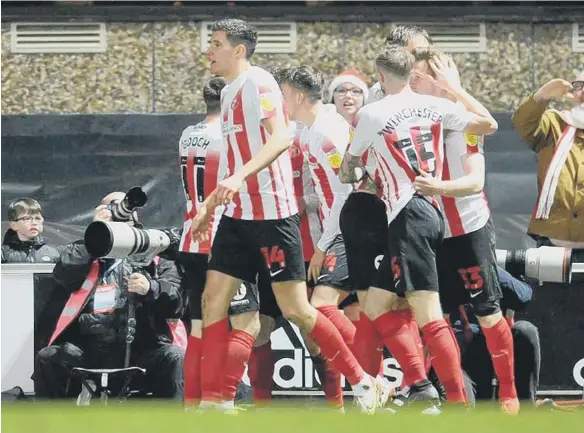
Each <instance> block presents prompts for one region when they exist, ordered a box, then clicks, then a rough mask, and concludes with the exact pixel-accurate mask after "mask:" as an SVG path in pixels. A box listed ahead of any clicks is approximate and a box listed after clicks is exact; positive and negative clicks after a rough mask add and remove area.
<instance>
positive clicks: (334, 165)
mask: <svg viewBox="0 0 584 433" xmlns="http://www.w3.org/2000/svg"><path fill="white" fill-rule="evenodd" d="M350 130H351V127H350V126H349V124H348V123H347V121H346V120H345V119H344V118H343V116H341V115H340V114H339V113H338V112H337V109H336V107H335V106H334V105H332V104H326V105H323V106H322V107H321V108H320V111H319V112H318V114H317V116H316V120H315V121H314V123H313V124H312V125H311V126H310V127H307V128H305V129H304V130H303V131H302V133H301V134H300V149H301V150H302V153H303V155H304V159H305V160H306V161H308V167H309V168H310V173H311V174H312V180H313V181H314V186H315V189H316V193H317V194H318V198H319V200H320V210H321V216H322V226H323V233H322V236H321V237H320V240H319V241H318V243H317V247H318V249H319V250H321V251H324V252H326V251H327V249H328V248H329V246H330V245H331V244H332V243H333V241H334V239H335V237H336V236H337V235H339V234H340V233H341V229H340V226H339V216H340V213H341V209H342V207H343V204H344V203H345V200H346V199H347V197H348V196H349V194H350V192H351V185H346V184H343V183H341V181H340V180H339V169H340V167H341V163H342V162H343V155H344V152H345V148H346V146H347V143H348V142H349V141H350V135H351V134H350Z"/></svg>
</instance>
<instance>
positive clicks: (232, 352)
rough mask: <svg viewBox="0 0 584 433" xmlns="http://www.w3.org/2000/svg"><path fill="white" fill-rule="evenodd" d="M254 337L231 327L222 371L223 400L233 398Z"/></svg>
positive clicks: (249, 354) (231, 399)
mask: <svg viewBox="0 0 584 433" xmlns="http://www.w3.org/2000/svg"><path fill="white" fill-rule="evenodd" d="M254 342H255V337H253V336H252V335H250V334H248V333H247V332H245V331H240V330H239V329H233V330H232V331H231V332H230V333H229V338H228V340H227V360H226V362H225V367H224V368H225V370H224V371H223V383H222V385H221V396H222V398H223V400H225V401H233V400H235V393H236V392H237V385H238V384H239V382H241V378H242V377H243V373H244V372H245V366H246V365H247V363H248V362H249V357H250V356H251V351H252V349H253V344H254Z"/></svg>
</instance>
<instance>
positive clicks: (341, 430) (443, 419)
mask: <svg viewBox="0 0 584 433" xmlns="http://www.w3.org/2000/svg"><path fill="white" fill-rule="evenodd" d="M113 432H116V433H117V432H124V433H130V432H136V433H166V432H168V433H187V432H189V433H194V432H201V433H264V432H265V433H324V432H334V433H361V432H363V433H385V432H391V433H410V432H411V433H443V432H444V433H446V432H448V433H467V432H468V433H506V432H509V433H523V432H525V433H540V432H541V433H563V432H567V433H584V411H580V412H574V413H566V412H550V411H547V410H541V409H540V410H538V411H535V410H530V409H529V408H524V410H523V411H522V413H521V414H520V415H519V416H517V417H510V416H505V415H502V414H501V413H499V412H498V409H497V408H496V407H493V406H492V405H482V406H479V407H478V408H477V409H475V410H474V411H473V412H467V413H458V412H457V413H447V412H446V411H445V412H444V413H442V414H441V415H439V416H422V415H419V414H417V413H414V412H410V411H408V412H400V413H398V414H396V415H391V414H389V413H387V412H380V413H378V414H376V415H374V416H365V415H360V414H358V413H356V411H355V410H349V412H348V413H347V415H345V416H343V415H340V414H337V413H333V412H330V411H328V410H324V409H320V408H315V407H308V406H306V405H302V404H299V405H295V406H293V405H290V404H285V405H278V406H273V407H270V408H268V409H264V410H260V411H253V410H249V411H247V412H242V413H239V414H238V415H236V416H228V415H221V414H217V413H204V414H200V413H189V412H187V413H185V412H184V411H183V410H182V408H181V406H180V405H176V404H169V403H163V402H148V403H146V402H139V403H136V402H127V403H125V404H119V403H115V402H113V401H110V404H109V405H108V406H102V405H100V403H99V401H95V402H93V403H92V405H91V406H89V407H77V406H75V404H74V402H71V403H69V404H62V403H48V404H42V403H34V404H33V403H22V404H8V405H2V433H113Z"/></svg>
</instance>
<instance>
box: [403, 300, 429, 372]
mask: <svg viewBox="0 0 584 433" xmlns="http://www.w3.org/2000/svg"><path fill="white" fill-rule="evenodd" d="M408 326H409V328H410V334H411V335H412V337H413V338H414V341H415V343H416V347H417V348H418V356H419V357H420V359H421V360H422V361H423V362H424V365H426V362H427V361H426V359H427V357H426V354H425V353H424V343H423V342H422V336H421V335H420V328H418V323H417V322H416V319H415V318H414V315H413V314H412V313H411V311H410V317H409V322H408ZM428 362H429V360H428ZM424 369H425V367H424ZM429 369H430V368H428V370H429ZM425 371H426V375H428V372H427V370H425Z"/></svg>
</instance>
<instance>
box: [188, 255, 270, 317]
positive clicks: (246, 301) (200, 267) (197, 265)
mask: <svg viewBox="0 0 584 433" xmlns="http://www.w3.org/2000/svg"><path fill="white" fill-rule="evenodd" d="M177 262H178V263H177V264H178V265H179V266H180V267H181V268H182V269H183V279H182V284H183V287H184V288H185V292H186V294H187V297H188V300H189V304H188V305H189V312H188V313H189V314H188V316H189V317H190V319H191V320H201V319H202V318H203V315H202V306H201V297H202V296H203V291H204V289H205V284H206V282H207V269H208V264H209V256H208V255H207V254H198V253H179V254H178V259H177ZM259 301H260V300H259V294H258V286H257V285H256V284H255V283H252V282H245V281H244V282H242V283H241V286H240V288H239V289H238V291H237V294H236V295H235V296H234V297H233V299H232V300H231V304H230V306H229V312H228V314H229V315H230V316H236V315H238V314H242V313H247V312H250V311H257V310H258V309H259V307H260V302H259Z"/></svg>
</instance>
